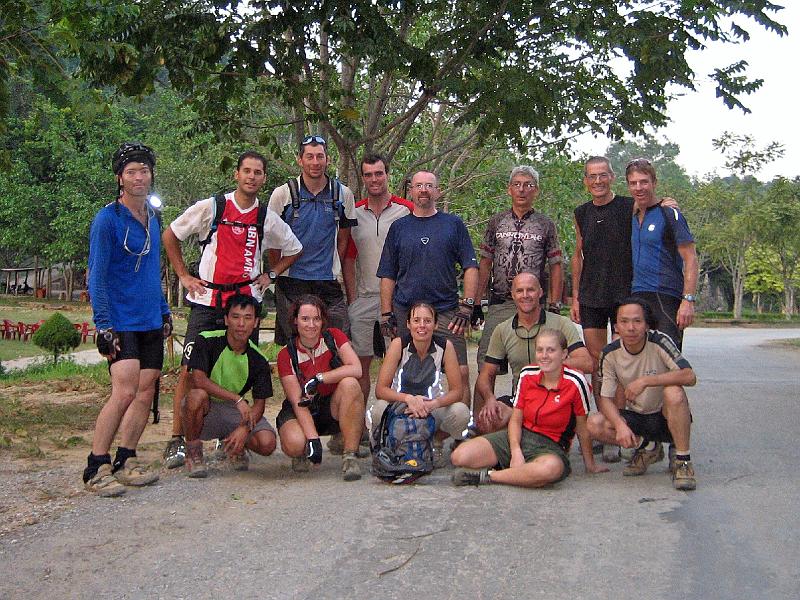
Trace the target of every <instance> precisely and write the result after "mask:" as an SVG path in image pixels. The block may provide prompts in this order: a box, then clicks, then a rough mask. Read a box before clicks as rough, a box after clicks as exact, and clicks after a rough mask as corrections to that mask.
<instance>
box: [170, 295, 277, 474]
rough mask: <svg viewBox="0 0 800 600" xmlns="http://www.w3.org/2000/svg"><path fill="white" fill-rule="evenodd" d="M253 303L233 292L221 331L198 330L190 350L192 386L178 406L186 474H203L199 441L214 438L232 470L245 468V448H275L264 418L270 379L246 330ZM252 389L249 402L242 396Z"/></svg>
mask: <svg viewBox="0 0 800 600" xmlns="http://www.w3.org/2000/svg"><path fill="white" fill-rule="evenodd" d="M257 306H258V305H257V302H256V300H255V299H254V298H253V297H252V296H245V295H243V294H236V295H234V296H231V297H230V299H229V300H228V303H227V304H226V306H225V326H226V327H227V329H225V330H224V331H204V332H203V333H200V334H199V335H198V337H197V338H196V341H195V344H194V347H193V348H191V350H190V355H189V356H188V357H187V358H188V367H189V371H190V373H191V377H192V390H191V392H189V394H188V396H187V397H186V402H185V404H184V406H183V424H184V425H183V426H184V435H185V436H186V450H187V454H188V459H189V461H188V467H189V471H188V473H187V474H188V476H189V477H206V476H207V475H208V468H207V467H206V464H205V462H204V461H203V442H202V440H213V439H216V438H219V439H221V440H223V441H224V443H225V446H224V447H225V452H226V453H227V455H228V457H229V458H230V459H231V461H232V462H233V465H234V468H235V469H236V470H238V471H246V470H247V467H248V462H249V461H248V458H247V453H246V452H245V449H249V450H252V451H253V452H255V453H257V454H261V455H262V456H269V455H270V454H272V452H273V451H274V450H275V441H276V438H275V430H274V429H273V428H272V426H271V425H270V424H269V423H268V422H267V420H266V419H265V418H264V404H265V402H266V399H267V398H271V397H272V378H271V377H270V366H269V362H268V361H267V359H266V357H265V356H264V355H263V354H261V351H260V350H259V349H258V346H256V345H255V344H254V343H253V342H251V341H250V335H251V334H252V333H253V330H254V329H255V328H256V327H258V322H259V317H258V315H257V312H256V310H257ZM250 390H252V393H253V394H252V395H253V405H252V406H250V405H249V404H248V403H247V400H245V398H244V396H245V394H246V393H247V392H248V391H250Z"/></svg>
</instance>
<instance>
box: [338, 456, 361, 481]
mask: <svg viewBox="0 0 800 600" xmlns="http://www.w3.org/2000/svg"><path fill="white" fill-rule="evenodd" d="M342 479H344V480H345V481H357V480H358V479H361V466H360V465H359V464H358V459H357V458H356V455H355V453H353V452H347V453H345V454H344V456H343V457H342Z"/></svg>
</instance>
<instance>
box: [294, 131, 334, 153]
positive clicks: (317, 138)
mask: <svg viewBox="0 0 800 600" xmlns="http://www.w3.org/2000/svg"><path fill="white" fill-rule="evenodd" d="M306 146H322V147H323V148H324V149H325V156H328V142H327V141H326V140H325V138H324V137H322V136H321V135H318V134H313V133H312V134H311V135H307V136H305V137H304V138H303V139H302V140H300V147H299V149H298V151H297V156H303V152H305V150H306Z"/></svg>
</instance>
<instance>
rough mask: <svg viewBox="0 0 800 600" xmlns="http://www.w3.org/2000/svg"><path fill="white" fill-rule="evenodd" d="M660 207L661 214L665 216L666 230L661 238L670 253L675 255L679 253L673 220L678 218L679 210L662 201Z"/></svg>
mask: <svg viewBox="0 0 800 600" xmlns="http://www.w3.org/2000/svg"><path fill="white" fill-rule="evenodd" d="M658 208H659V209H661V216H662V217H663V218H664V232H663V234H662V238H661V239H662V241H663V242H664V245H665V246H666V247H667V248H668V249H669V252H670V254H671V255H672V256H675V255H676V254H677V253H678V243H677V241H676V239H675V223H673V220H677V212H676V211H675V209H674V208H667V207H666V206H663V205H662V204H661V203H660V202H659V203H658Z"/></svg>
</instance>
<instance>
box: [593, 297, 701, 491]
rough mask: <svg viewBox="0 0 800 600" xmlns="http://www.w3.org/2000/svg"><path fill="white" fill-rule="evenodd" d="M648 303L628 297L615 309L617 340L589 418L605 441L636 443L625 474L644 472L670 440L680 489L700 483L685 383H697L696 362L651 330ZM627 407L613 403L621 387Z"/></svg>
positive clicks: (604, 357) (605, 356) (604, 359)
mask: <svg viewBox="0 0 800 600" xmlns="http://www.w3.org/2000/svg"><path fill="white" fill-rule="evenodd" d="M654 324H655V321H654V318H653V313H652V310H651V309H650V305H649V304H647V302H645V301H644V300H642V299H641V298H636V297H629V298H626V299H625V300H623V301H622V303H621V304H620V305H619V307H618V308H617V333H618V334H619V336H620V337H619V339H617V340H615V341H613V342H611V343H610V344H609V345H607V346H606V347H605V348H604V349H603V351H602V353H601V355H600V370H599V375H600V379H601V380H602V391H601V394H600V401H599V402H598V405H599V408H600V414H596V415H592V416H591V417H589V423H588V425H589V435H590V436H591V437H592V438H593V439H596V440H599V441H601V442H603V443H604V444H617V445H619V446H622V447H624V448H635V452H634V454H633V458H632V459H631V462H630V464H628V465H627V466H626V467H625V469H624V471H623V475H628V476H631V475H644V473H645V472H646V471H647V467H649V466H650V465H651V464H653V463H656V462H659V461H660V460H662V459H663V458H664V449H663V447H662V445H661V444H662V443H664V442H666V443H669V444H671V445H672V446H671V447H670V465H669V467H670V472H671V473H672V484H673V486H674V487H675V489H678V490H693V489H695V487H696V486H697V481H696V479H695V474H694V469H693V468H692V462H691V457H690V455H689V434H690V430H691V425H692V414H691V412H690V411H689V399H688V398H687V397H686V393H685V392H684V390H683V386H692V385H694V384H695V383H696V381H697V378H696V377H695V374H694V371H693V370H692V367H691V366H690V365H689V362H688V361H687V360H686V359H685V358H684V357H683V356H682V355H681V353H680V352H679V351H678V348H677V347H676V346H675V343H674V342H673V341H672V339H671V338H670V337H669V336H667V335H665V334H663V333H661V332H660V331H655V330H653V329H651V328H652V327H653V326H654ZM618 386H621V387H622V388H623V391H624V398H625V406H624V407H623V408H621V407H618V406H616V405H615V404H614V396H615V394H616V391H617V387H618Z"/></svg>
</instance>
